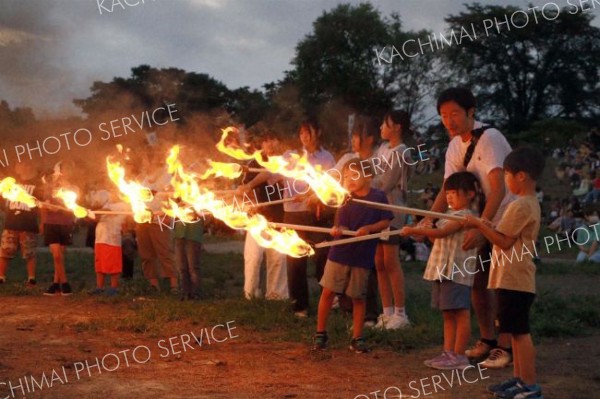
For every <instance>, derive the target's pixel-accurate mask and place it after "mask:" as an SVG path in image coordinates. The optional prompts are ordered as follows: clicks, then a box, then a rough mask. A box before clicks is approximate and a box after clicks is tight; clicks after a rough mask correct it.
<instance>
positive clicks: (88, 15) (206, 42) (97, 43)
mask: <svg viewBox="0 0 600 399" xmlns="http://www.w3.org/2000/svg"><path fill="white" fill-rule="evenodd" d="M111 1H112V0H106V3H109V2H111ZM362 1H363V0H350V1H349V2H350V3H353V4H358V3H360V2H362ZM480 2H481V3H482V4H497V5H506V4H514V5H516V6H517V7H520V8H527V7H528V3H529V0H512V1H511V0H496V1H493V0H481V1H480ZM129 3H130V4H133V3H135V2H134V1H131V0H130V1H129ZM339 3H340V1H337V0H302V1H297V0H277V1H273V0H177V1H170V0H169V1H167V0H152V1H151V0H145V1H144V2H143V3H142V1H141V0H140V1H139V5H137V6H134V7H128V6H126V7H125V9H123V8H121V7H119V6H117V7H114V9H113V12H112V13H108V12H104V13H102V14H100V13H99V11H98V6H97V2H96V0H88V1H77V2H75V1H71V0H53V1H51V2H50V1H46V0H28V1H22V0H3V1H2V2H1V3H0V99H6V100H7V101H9V103H10V104H11V106H31V107H33V108H34V109H35V110H36V111H37V113H38V114H40V113H43V112H48V113H59V112H67V113H76V112H77V108H75V107H74V106H73V104H72V100H73V98H82V97H87V96H88V95H89V87H90V86H91V85H92V83H93V82H94V81H95V80H101V81H110V80H112V78H113V77H116V76H121V77H125V76H129V74H130V70H131V68H132V67H135V66H138V65H140V64H149V65H151V66H154V67H159V68H160V67H177V68H182V69H185V70H187V71H193V72H199V73H208V74H209V75H211V76H212V77H214V78H215V79H218V80H220V81H222V82H224V83H225V84H226V85H227V86H228V87H230V88H232V89H234V88H237V87H240V86H250V87H251V88H260V87H261V86H262V85H263V84H265V83H269V82H272V81H276V80H279V79H281V78H283V76H284V71H285V70H288V69H290V68H291V65H290V61H291V60H292V58H293V56H294V51H295V47H296V45H297V43H298V42H299V41H300V40H302V38H304V37H305V35H307V34H309V33H310V32H311V30H312V23H313V21H314V20H315V19H316V18H318V17H319V16H320V15H322V13H323V12H324V11H326V10H330V9H332V8H334V7H335V6H336V5H337V4H339ZM534 3H535V4H545V3H544V2H543V1H534ZM111 4H112V3H111ZM372 4H373V5H374V6H375V7H376V8H378V9H379V10H380V11H381V13H382V15H385V16H387V15H389V14H390V13H391V12H398V13H400V14H401V18H402V21H403V23H404V25H405V28H406V29H411V30H420V29H430V30H432V31H434V32H440V31H443V29H444V27H445V23H444V17H446V16H447V15H448V14H450V13H453V14H457V13H459V12H461V11H462V10H463V9H464V6H463V5H462V4H461V5H457V3H455V2H453V1H445V2H440V1H438V0H404V1H402V2H401V3H399V2H398V1H397V0H381V1H372ZM400 5H401V6H400ZM111 8H112V7H111ZM594 13H596V14H598V13H600V9H598V10H595V11H594ZM595 23H596V24H597V23H598V21H596V22H595Z"/></svg>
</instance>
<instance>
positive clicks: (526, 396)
mask: <svg viewBox="0 0 600 399" xmlns="http://www.w3.org/2000/svg"><path fill="white" fill-rule="evenodd" d="M494 398H497V399H544V396H543V395H542V388H541V387H540V386H539V385H538V384H535V385H533V386H529V385H525V384H524V383H522V382H517V383H516V385H514V386H513V387H511V388H508V389H507V390H506V391H502V392H497V393H496V394H494Z"/></svg>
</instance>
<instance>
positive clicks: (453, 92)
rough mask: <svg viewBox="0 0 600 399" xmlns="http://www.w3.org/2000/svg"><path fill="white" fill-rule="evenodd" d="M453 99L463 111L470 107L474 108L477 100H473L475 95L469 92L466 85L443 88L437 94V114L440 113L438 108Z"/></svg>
mask: <svg viewBox="0 0 600 399" xmlns="http://www.w3.org/2000/svg"><path fill="white" fill-rule="evenodd" d="M450 101H454V102H455V103H457V104H458V105H460V107H461V108H463V109H464V110H465V111H468V110H470V109H471V108H475V107H476V105H477V102H476V101H475V96H474V95H473V93H472V92H471V90H469V89H467V88H466V87H451V88H449V89H446V90H444V91H443V92H442V93H441V94H440V95H439V96H438V100H437V112H438V115H439V113H440V108H441V106H442V105H444V104H445V103H447V102H450Z"/></svg>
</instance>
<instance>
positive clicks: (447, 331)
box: [442, 310, 456, 352]
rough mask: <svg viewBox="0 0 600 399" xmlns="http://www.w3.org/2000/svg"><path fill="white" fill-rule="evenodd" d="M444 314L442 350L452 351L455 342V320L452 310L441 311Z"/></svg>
mask: <svg viewBox="0 0 600 399" xmlns="http://www.w3.org/2000/svg"><path fill="white" fill-rule="evenodd" d="M442 315H443V316H444V351H447V352H453V351H454V346H455V345H454V343H455V342H456V320H455V317H454V316H455V315H454V312H453V311H452V310H444V311H442Z"/></svg>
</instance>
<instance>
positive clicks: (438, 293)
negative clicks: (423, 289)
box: [431, 280, 471, 310]
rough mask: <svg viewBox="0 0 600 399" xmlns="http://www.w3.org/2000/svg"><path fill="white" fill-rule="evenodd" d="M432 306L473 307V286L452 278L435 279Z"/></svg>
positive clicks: (440, 308)
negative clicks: (456, 281)
mask: <svg viewBox="0 0 600 399" xmlns="http://www.w3.org/2000/svg"><path fill="white" fill-rule="evenodd" d="M431 307H432V308H435V309H439V310H458V309H471V287H469V286H468V285H464V284H458V283H455V282H454V281H452V280H442V281H433V282H432V287H431Z"/></svg>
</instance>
